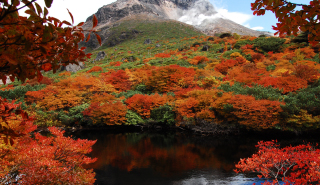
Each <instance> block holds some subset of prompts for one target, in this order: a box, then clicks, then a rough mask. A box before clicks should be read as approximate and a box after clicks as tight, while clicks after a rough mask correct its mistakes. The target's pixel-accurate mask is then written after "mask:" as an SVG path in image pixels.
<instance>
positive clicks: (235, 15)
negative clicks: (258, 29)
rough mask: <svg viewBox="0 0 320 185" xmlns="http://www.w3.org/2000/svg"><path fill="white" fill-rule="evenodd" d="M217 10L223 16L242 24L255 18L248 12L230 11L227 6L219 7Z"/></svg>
mask: <svg viewBox="0 0 320 185" xmlns="http://www.w3.org/2000/svg"><path fill="white" fill-rule="evenodd" d="M217 11H218V13H219V14H220V15H221V16H222V17H224V18H227V19H229V20H232V21H233V22H236V23H238V24H241V25H243V24H244V23H246V22H248V21H249V20H250V19H252V18H253V15H251V14H246V13H242V12H229V11H228V10H227V9H225V8H219V9H217Z"/></svg>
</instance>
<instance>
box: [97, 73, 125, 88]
mask: <svg viewBox="0 0 320 185" xmlns="http://www.w3.org/2000/svg"><path fill="white" fill-rule="evenodd" d="M101 76H102V77H103V78H104V81H105V82H106V83H110V84H111V85H113V86H114V88H115V89H116V90H119V91H126V90H129V89H131V83H130V81H129V76H128V75H127V73H126V72H125V71H124V70H118V71H116V72H108V73H102V74H101ZM104 76H105V77H104Z"/></svg>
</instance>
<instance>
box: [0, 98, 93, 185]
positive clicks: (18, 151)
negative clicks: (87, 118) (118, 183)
mask: <svg viewBox="0 0 320 185" xmlns="http://www.w3.org/2000/svg"><path fill="white" fill-rule="evenodd" d="M0 102H1V104H0V117H1V122H2V123H1V124H0V131H1V134H0V153H1V157H0V183H1V184H93V183H94V181H95V179H94V176H95V173H94V172H93V171H92V169H91V170H90V169H89V170H85V169H84V168H83V165H85V164H89V163H92V162H94V161H95V160H96V159H91V158H90V157H87V156H86V155H87V154H88V153H90V152H91V147H92V145H93V144H94V143H95V142H96V141H88V140H81V139H78V140H73V139H72V138H71V137H64V136H63V133H64V131H60V130H58V129H57V128H55V127H49V128H48V129H49V131H50V133H51V134H52V136H51V137H46V136H42V135H40V134H39V133H34V134H32V135H33V136H31V132H33V131H34V130H35V129H36V128H37V126H35V125H33V119H32V118H29V116H28V115H27V114H26V113H25V112H24V111H22V110H20V109H16V108H18V107H19V105H20V104H14V103H12V102H11V103H9V102H7V101H6V100H2V99H0ZM14 109H16V110H15V112H14V111H13V110H14ZM9 138H10V142H9V141H8V139H9ZM13 143H14V144H13Z"/></svg>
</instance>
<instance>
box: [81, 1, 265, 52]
mask: <svg viewBox="0 0 320 185" xmlns="http://www.w3.org/2000/svg"><path fill="white" fill-rule="evenodd" d="M95 15H96V17H97V19H98V27H97V28H98V29H99V30H101V31H100V32H99V35H100V36H101V38H102V42H103V43H105V45H108V46H113V45H116V44H117V43H119V42H120V41H123V40H126V39H130V38H132V37H134V36H136V35H138V34H139V33H140V31H139V30H135V29H131V30H130V29H129V33H127V32H128V30H127V31H126V32H124V33H122V35H120V36H119V38H117V39H116V40H118V41H112V43H110V41H108V40H110V39H109V38H110V37H112V36H114V35H115V34H116V33H114V32H112V31H111V28H114V27H117V26H119V25H121V23H122V21H123V20H130V19H132V20H135V21H136V20H141V21H142V22H145V21H170V20H176V21H180V22H183V23H187V24H189V25H193V26H194V27H195V28H197V29H198V30H200V31H202V32H203V33H205V34H207V35H214V34H215V33H221V32H232V33H238V34H241V35H254V36H259V35H261V34H268V33H265V32H260V31H255V30H251V29H249V28H246V27H244V26H242V25H239V24H237V23H235V22H232V21H231V20H228V19H225V18H223V17H221V16H220V15H219V14H218V12H217V11H216V10H215V8H214V7H213V5H212V4H211V3H210V2H209V1H207V0H118V1H116V2H114V3H112V4H109V5H105V6H103V7H101V8H99V10H98V11H97V13H96V14H95ZM92 17H93V15H92V16H90V17H88V18H87V20H86V22H85V24H84V26H83V27H84V28H85V29H89V28H91V27H92ZM112 40H114V39H112ZM106 42H108V43H107V44H106ZM82 45H84V46H87V47H89V48H91V49H95V48H97V47H99V46H98V43H97V41H96V39H95V38H94V37H93V38H92V39H91V40H90V41H89V42H88V43H83V44H82Z"/></svg>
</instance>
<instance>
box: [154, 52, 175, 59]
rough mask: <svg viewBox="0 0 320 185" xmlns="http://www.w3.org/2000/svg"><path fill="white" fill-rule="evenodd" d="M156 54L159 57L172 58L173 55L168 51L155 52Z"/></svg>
mask: <svg viewBox="0 0 320 185" xmlns="http://www.w3.org/2000/svg"><path fill="white" fill-rule="evenodd" d="M154 56H155V57H158V58H170V57H171V55H170V54H167V53H158V54H155V55H154Z"/></svg>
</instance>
